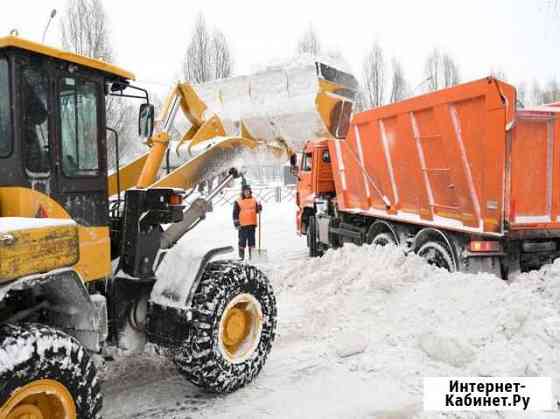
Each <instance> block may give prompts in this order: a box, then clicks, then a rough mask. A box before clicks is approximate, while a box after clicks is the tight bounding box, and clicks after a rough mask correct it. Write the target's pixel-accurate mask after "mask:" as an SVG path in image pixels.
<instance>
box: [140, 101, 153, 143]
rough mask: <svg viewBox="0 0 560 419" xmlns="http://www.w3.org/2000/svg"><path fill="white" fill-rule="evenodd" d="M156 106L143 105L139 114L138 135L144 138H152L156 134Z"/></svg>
mask: <svg viewBox="0 0 560 419" xmlns="http://www.w3.org/2000/svg"><path fill="white" fill-rule="evenodd" d="M154 114H155V110H154V105H152V104H151V103H143V104H141V105H140V111H139V112H138V135H139V136H140V137H142V138H150V137H151V136H152V134H153V132H154Z"/></svg>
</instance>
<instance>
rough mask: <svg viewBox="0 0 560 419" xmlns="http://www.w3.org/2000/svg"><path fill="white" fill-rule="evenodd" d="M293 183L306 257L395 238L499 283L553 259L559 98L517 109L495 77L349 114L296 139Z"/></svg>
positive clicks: (558, 199) (558, 232)
mask: <svg viewBox="0 0 560 419" xmlns="http://www.w3.org/2000/svg"><path fill="white" fill-rule="evenodd" d="M298 178H299V181H298V195H297V202H298V214H297V224H298V231H299V233H301V234H305V235H307V243H308V247H309V250H310V254H311V256H318V255H320V254H321V253H322V251H324V250H325V249H326V248H329V247H338V246H341V245H343V244H344V243H345V242H351V243H355V244H364V243H376V244H380V245H384V244H388V243H393V244H399V245H402V246H404V247H405V248H406V249H407V250H409V251H413V252H416V253H418V254H419V255H420V256H422V257H425V258H426V259H427V260H428V262H429V263H431V264H434V265H437V266H440V267H443V268H446V269H448V270H450V271H464V272H491V273H495V274H497V275H499V276H502V277H504V278H507V276H508V274H511V273H513V272H515V271H519V270H521V271H526V270H530V269H534V268H538V267H540V266H542V265H543V264H545V263H548V262H550V261H551V260H552V259H554V258H556V257H557V256H560V252H559V249H560V104H551V105H547V106H542V107H538V108H534V109H517V108H516V91H515V88H514V87H512V86H510V85H508V84H506V83H503V82H501V81H498V80H496V79H494V78H486V79H482V80H478V81H474V82H470V83H465V84H462V85H459V86H456V87H453V88H449V89H445V90H441V91H437V92H434V93H430V94H426V95H423V96H419V97H415V98H412V99H408V100H405V101H403V102H399V103H396V104H393V105H389V106H384V107H380V108H377V109H373V110H369V111H365V112H362V113H358V114H356V115H354V117H353V120H352V121H351V123H350V126H349V129H348V133H347V136H346V138H345V139H332V138H325V139H313V140H310V141H308V142H307V143H306V144H305V148H304V151H303V157H302V160H301V164H300V167H299V174H298Z"/></svg>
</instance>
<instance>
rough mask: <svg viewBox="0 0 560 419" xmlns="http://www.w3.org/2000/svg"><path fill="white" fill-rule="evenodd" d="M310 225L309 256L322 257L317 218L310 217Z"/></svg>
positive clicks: (308, 233)
mask: <svg viewBox="0 0 560 419" xmlns="http://www.w3.org/2000/svg"><path fill="white" fill-rule="evenodd" d="M308 223H309V228H308V229H307V247H308V248H309V256H310V257H312V258H315V257H318V256H321V252H320V250H319V238H318V237H317V221H315V216H313V215H312V216H310V217H309V221H308Z"/></svg>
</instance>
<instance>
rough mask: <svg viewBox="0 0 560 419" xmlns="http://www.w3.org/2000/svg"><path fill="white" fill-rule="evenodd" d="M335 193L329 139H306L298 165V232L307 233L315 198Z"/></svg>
mask: <svg viewBox="0 0 560 419" xmlns="http://www.w3.org/2000/svg"><path fill="white" fill-rule="evenodd" d="M335 194H336V191H335V186H334V178H333V172H332V168H331V153H330V151H329V140H328V139H326V138H319V139H313V140H308V141H307V142H306V143H305V146H304V149H303V153H302V155H301V160H300V164H299V167H298V182H297V195H296V203H297V206H298V210H297V216H296V223H297V231H298V233H299V234H307V229H308V227H309V217H310V216H313V215H314V214H315V201H316V199H321V198H327V199H330V198H332V197H333V196H335Z"/></svg>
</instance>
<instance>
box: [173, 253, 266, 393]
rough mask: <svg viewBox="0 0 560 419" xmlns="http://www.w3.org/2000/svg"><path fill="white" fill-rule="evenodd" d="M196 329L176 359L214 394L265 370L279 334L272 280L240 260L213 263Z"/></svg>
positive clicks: (198, 302)
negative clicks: (276, 334) (277, 331)
mask: <svg viewBox="0 0 560 419" xmlns="http://www.w3.org/2000/svg"><path fill="white" fill-rule="evenodd" d="M191 307H192V308H191V311H192V316H193V318H192V325H193V328H192V331H191V334H190V339H189V340H188V341H187V342H185V343H184V344H183V345H182V346H181V347H180V348H179V350H178V353H177V354H176V355H175V359H174V361H175V364H176V365H177V368H178V369H179V371H180V372H181V373H182V374H183V375H184V376H185V377H186V378H187V379H188V380H189V381H191V382H192V383H194V384H196V385H197V386H199V387H202V388H204V389H206V390H208V391H212V392H216V393H228V392H232V391H234V390H237V389H238V388H240V387H243V386H244V385H245V384H248V383H250V382H251V381H252V380H253V379H254V378H255V377H256V376H257V375H258V374H259V372H260V371H261V369H262V367H263V365H264V363H265V361H266V359H267V357H268V354H269V353H270V350H271V348H272V342H273V341H274V336H275V331H276V298H275V297H274V293H273V291H272V287H271V285H270V282H269V281H268V279H267V277H266V276H265V275H264V274H263V273H262V272H261V271H260V270H258V269H257V268H255V267H254V266H251V265H247V264H244V263H240V262H233V261H215V262H211V263H209V264H208V265H207V267H206V269H205V271H204V273H203V276H202V279H201V281H200V284H199V286H198V289H197V290H196V293H195V295H194V298H193V302H192V306H191Z"/></svg>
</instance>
